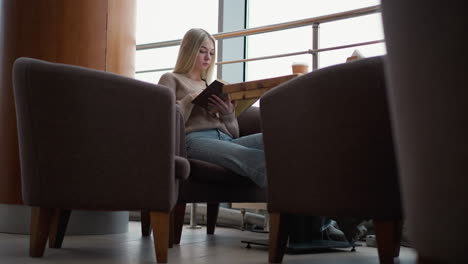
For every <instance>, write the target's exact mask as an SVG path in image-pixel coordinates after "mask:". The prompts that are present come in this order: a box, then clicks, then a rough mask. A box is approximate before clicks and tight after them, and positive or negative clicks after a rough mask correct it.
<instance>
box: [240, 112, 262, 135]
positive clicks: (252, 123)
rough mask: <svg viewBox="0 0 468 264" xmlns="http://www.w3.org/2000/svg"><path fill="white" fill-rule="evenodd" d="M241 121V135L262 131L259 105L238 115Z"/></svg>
mask: <svg viewBox="0 0 468 264" xmlns="http://www.w3.org/2000/svg"><path fill="white" fill-rule="evenodd" d="M237 121H238V122H239V136H246V135H251V134H255V133H260V132H262V128H261V122H260V109H259V107H254V106H251V107H250V108H248V109H247V110H245V111H244V112H242V114H240V115H239V116H238V117H237Z"/></svg>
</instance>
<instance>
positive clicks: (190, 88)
mask: <svg viewBox="0 0 468 264" xmlns="http://www.w3.org/2000/svg"><path fill="white" fill-rule="evenodd" d="M159 84H160V85H164V86H166V87H168V88H170V89H172V90H174V92H175V95H176V103H177V104H178V105H179V106H180V111H181V113H182V116H183V117H184V121H185V133H190V132H193V131H200V130H206V129H213V128H218V129H220V130H221V131H223V132H224V133H226V134H228V135H231V136H232V137H233V138H238V137H239V125H238V123H237V118H236V117H235V113H234V112H233V113H231V114H228V115H219V117H218V116H214V115H212V114H210V113H208V111H206V109H204V108H202V107H200V106H198V105H194V104H192V96H191V95H190V94H191V93H195V92H201V91H202V90H203V89H205V88H206V87H201V86H200V84H199V83H197V82H196V81H194V80H192V79H190V78H188V77H186V76H185V75H183V74H179V73H172V72H170V73H165V74H164V75H163V76H161V79H159Z"/></svg>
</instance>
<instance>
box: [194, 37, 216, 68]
mask: <svg viewBox="0 0 468 264" xmlns="http://www.w3.org/2000/svg"><path fill="white" fill-rule="evenodd" d="M214 56H215V47H214V43H213V41H211V39H205V41H203V43H202V45H201V47H200V49H199V50H198V55H197V58H196V60H195V65H194V66H195V68H196V69H197V70H200V71H205V70H206V69H208V67H209V66H210V64H211V62H212V60H213V59H214Z"/></svg>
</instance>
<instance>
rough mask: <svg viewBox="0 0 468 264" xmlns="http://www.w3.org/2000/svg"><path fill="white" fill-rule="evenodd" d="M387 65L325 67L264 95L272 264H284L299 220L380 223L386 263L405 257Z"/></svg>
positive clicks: (378, 62) (381, 254)
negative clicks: (292, 224)
mask: <svg viewBox="0 0 468 264" xmlns="http://www.w3.org/2000/svg"><path fill="white" fill-rule="evenodd" d="M383 61H384V58H383V57H375V58H369V59H362V60H360V61H356V62H351V63H346V64H342V65H336V66H332V67H328V68H323V69H320V70H317V71H314V72H311V73H308V74H305V75H303V76H301V77H298V78H296V79H294V80H291V81H289V82H287V83H284V84H282V85H280V86H278V87H276V88H274V89H272V90H270V91H269V92H267V93H266V94H265V95H264V96H263V97H262V99H261V101H260V106H261V108H260V109H261V116H262V129H263V136H264V142H265V155H266V162H267V174H268V211H269V213H270V248H269V250H270V256H269V259H270V262H272V263H278V262H281V261H282V258H283V254H284V249H285V245H286V244H285V243H286V240H287V238H288V221H289V216H290V215H292V214H299V215H301V214H302V215H314V216H331V217H332V218H343V217H355V218H368V219H373V220H374V223H375V225H376V235H377V244H378V252H379V258H380V260H381V263H393V258H394V257H397V256H398V255H399V248H400V247H399V242H400V235H401V219H402V214H401V206H400V192H399V186H398V174H397V167H396V162H395V156H394V151H393V141H392V134H391V127H390V120H389V113H388V109H387V97H386V90H385V87H386V86H385V78H384V68H383ZM286 175H287V176H286Z"/></svg>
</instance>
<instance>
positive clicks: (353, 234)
mask: <svg viewBox="0 0 468 264" xmlns="http://www.w3.org/2000/svg"><path fill="white" fill-rule="evenodd" d="M335 220H336V223H337V224H338V228H339V229H340V230H341V231H342V232H343V233H344V236H345V237H346V240H348V242H349V243H350V244H354V242H356V241H358V240H359V239H360V238H361V237H363V236H364V235H365V233H366V232H367V229H366V227H365V226H364V225H361V223H362V222H363V221H364V220H365V219H363V218H352V217H344V218H337V219H335Z"/></svg>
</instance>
